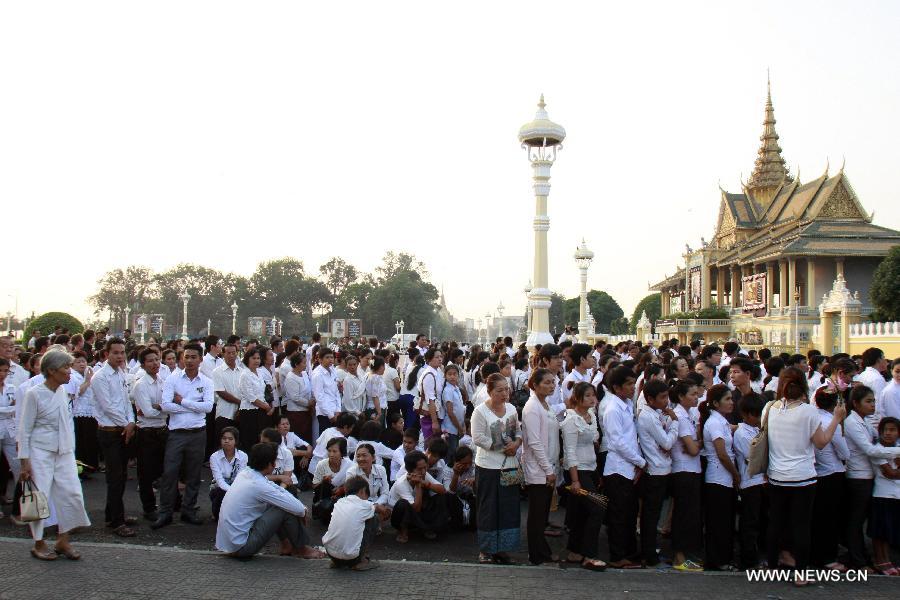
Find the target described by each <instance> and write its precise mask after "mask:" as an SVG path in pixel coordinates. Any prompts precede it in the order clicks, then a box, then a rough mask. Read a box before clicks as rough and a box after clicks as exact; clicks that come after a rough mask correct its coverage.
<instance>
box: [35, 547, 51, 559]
mask: <svg viewBox="0 0 900 600" xmlns="http://www.w3.org/2000/svg"><path fill="white" fill-rule="evenodd" d="M31 555H32V556H33V557H35V558H36V559H38V560H56V553H55V552H52V551H50V550H45V551H43V552H42V551H40V550H38V549H37V548H32V549H31Z"/></svg>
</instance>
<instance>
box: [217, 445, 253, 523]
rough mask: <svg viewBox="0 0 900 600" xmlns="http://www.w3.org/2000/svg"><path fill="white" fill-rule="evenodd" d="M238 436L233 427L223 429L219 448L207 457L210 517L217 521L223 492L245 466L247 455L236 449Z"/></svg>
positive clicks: (229, 486) (223, 495)
mask: <svg viewBox="0 0 900 600" xmlns="http://www.w3.org/2000/svg"><path fill="white" fill-rule="evenodd" d="M239 437H240V435H239V434H238V430H237V429H236V428H234V427H223V428H222V433H221V434H219V443H220V445H221V448H219V449H218V450H216V451H215V452H213V453H212V456H210V457H209V470H210V471H211V472H212V478H213V481H212V483H211V484H210V486H209V501H210V503H211V504H212V517H213V520H214V521H218V520H219V509H220V508H221V507H222V499H223V498H225V492H227V491H228V490H229V488H231V484H232V483H233V482H234V478H235V477H237V474H238V473H240V472H241V469H243V468H244V467H246V466H247V454H246V453H245V452H244V451H243V450H238V449H237V441H238V438H239Z"/></svg>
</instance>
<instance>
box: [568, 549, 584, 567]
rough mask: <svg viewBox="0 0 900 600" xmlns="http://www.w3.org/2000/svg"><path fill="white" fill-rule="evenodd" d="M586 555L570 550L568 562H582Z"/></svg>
mask: <svg viewBox="0 0 900 600" xmlns="http://www.w3.org/2000/svg"><path fill="white" fill-rule="evenodd" d="M584 558H585V557H584V556H582V555H581V554H578V553H575V552H569V555H568V556H566V562H567V563H572V564H573V565H577V564H581V563H582V562H583V561H584Z"/></svg>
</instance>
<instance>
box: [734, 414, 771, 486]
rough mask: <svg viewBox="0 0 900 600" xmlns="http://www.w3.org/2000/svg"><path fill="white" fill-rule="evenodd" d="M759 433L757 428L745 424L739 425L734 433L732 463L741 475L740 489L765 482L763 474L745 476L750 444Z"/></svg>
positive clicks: (748, 462) (748, 461)
mask: <svg viewBox="0 0 900 600" xmlns="http://www.w3.org/2000/svg"><path fill="white" fill-rule="evenodd" d="M757 433H759V427H751V426H750V425H747V424H746V423H740V424H739V425H738V428H737V429H736V430H735V432H734V440H733V442H732V443H733V444H734V462H735V463H736V464H737V468H738V473H740V474H741V489H742V490H745V489H747V488H750V487H753V486H756V485H762V484H764V483H765V482H766V475H765V473H757V474H756V475H754V476H753V477H750V476H749V475H748V474H747V467H748V466H749V464H750V442H752V441H753V438H755V437H756V434H757Z"/></svg>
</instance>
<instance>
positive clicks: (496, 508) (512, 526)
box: [472, 373, 522, 564]
mask: <svg viewBox="0 0 900 600" xmlns="http://www.w3.org/2000/svg"><path fill="white" fill-rule="evenodd" d="M487 391H488V399H487V400H486V401H485V402H483V403H482V404H479V405H478V406H477V407H476V408H475V410H474V411H473V413H472V441H473V442H474V444H475V446H476V447H477V452H476V455H475V481H476V483H475V490H476V494H477V496H476V499H477V510H476V518H477V521H478V546H479V550H480V553H479V555H478V561H479V562H481V563H492V562H493V563H500V564H509V563H510V562H511V559H510V558H509V555H508V554H507V553H508V552H515V551H517V550H518V549H519V535H520V534H519V522H520V516H519V489H520V486H519V485H518V484H516V485H504V483H505V482H504V480H503V478H502V477H501V473H502V472H503V471H510V470H514V469H516V468H517V466H518V460H517V459H516V452H518V450H519V446H521V445H522V437H521V432H520V427H519V416H518V413H517V412H516V408H515V407H514V406H513V405H512V404H510V403H509V384H508V383H507V382H506V378H505V377H503V375H500V374H499V373H493V374H492V375H491V376H490V377H488V378H487Z"/></svg>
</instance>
